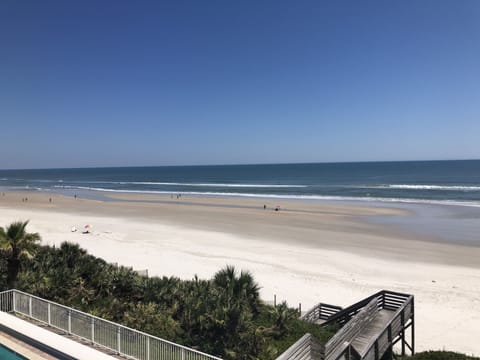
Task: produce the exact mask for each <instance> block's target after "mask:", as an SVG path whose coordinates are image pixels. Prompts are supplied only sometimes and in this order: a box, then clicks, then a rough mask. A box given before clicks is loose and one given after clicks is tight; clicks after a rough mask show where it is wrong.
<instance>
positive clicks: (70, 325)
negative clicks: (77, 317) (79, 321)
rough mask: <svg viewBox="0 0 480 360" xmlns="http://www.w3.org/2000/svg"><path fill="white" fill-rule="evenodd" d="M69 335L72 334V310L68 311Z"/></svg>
mask: <svg viewBox="0 0 480 360" xmlns="http://www.w3.org/2000/svg"><path fill="white" fill-rule="evenodd" d="M67 327H68V329H67V330H68V333H69V334H71V333H72V310H70V309H68V326H67Z"/></svg>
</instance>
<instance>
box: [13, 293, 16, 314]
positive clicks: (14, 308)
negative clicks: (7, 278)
mask: <svg viewBox="0 0 480 360" xmlns="http://www.w3.org/2000/svg"><path fill="white" fill-rule="evenodd" d="M15 294H16V292H15V290H13V313H16V312H17V301H16V300H17V298H16V296H15Z"/></svg>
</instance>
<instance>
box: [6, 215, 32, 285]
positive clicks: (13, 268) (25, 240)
mask: <svg viewBox="0 0 480 360" xmlns="http://www.w3.org/2000/svg"><path fill="white" fill-rule="evenodd" d="M27 224H28V220H27V221H25V222H22V221H16V222H13V223H11V224H10V225H9V226H8V227H7V228H6V229H4V228H3V227H0V249H2V250H3V251H5V252H6V255H7V285H8V287H9V288H10V289H12V288H14V286H15V282H16V281H17V276H18V273H19V271H20V267H21V259H22V258H23V257H27V258H30V257H32V256H33V255H34V254H35V252H36V249H37V242H38V241H40V235H39V234H38V233H27V232H26V231H25V228H26V227H27Z"/></svg>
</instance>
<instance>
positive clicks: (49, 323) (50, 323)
mask: <svg viewBox="0 0 480 360" xmlns="http://www.w3.org/2000/svg"><path fill="white" fill-rule="evenodd" d="M47 319H48V325H52V315H51V311H50V303H47Z"/></svg>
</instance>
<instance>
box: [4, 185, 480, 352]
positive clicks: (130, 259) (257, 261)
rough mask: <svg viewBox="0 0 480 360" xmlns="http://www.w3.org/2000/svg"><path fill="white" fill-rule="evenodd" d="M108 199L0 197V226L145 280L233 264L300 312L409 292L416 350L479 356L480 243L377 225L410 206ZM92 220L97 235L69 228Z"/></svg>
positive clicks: (266, 294)
mask: <svg viewBox="0 0 480 360" xmlns="http://www.w3.org/2000/svg"><path fill="white" fill-rule="evenodd" d="M22 197H28V201H27V202H22V201H21V199H22ZM49 197H53V202H52V203H49V201H48V199H49ZM113 198H114V199H115V201H100V200H89V199H83V198H77V199H74V198H73V197H66V196H60V195H52V194H51V193H17V192H8V193H6V195H5V197H3V196H2V197H0V226H5V225H7V224H9V223H10V222H12V221H15V220H27V219H30V224H29V226H28V229H27V230H28V231H30V232H39V233H40V235H41V236H42V237H43V242H42V243H44V244H49V245H59V244H60V243H61V242H63V241H71V242H76V243H78V244H79V245H80V246H81V247H83V248H85V249H86V250H87V251H88V252H89V253H91V254H93V255H95V256H98V257H101V258H104V259H105V260H106V261H109V262H117V263H119V264H121V265H124V266H133V267H134V268H135V269H136V270H143V269H148V272H149V274H150V275H158V276H163V275H165V276H177V277H180V278H183V279H191V278H192V277H193V276H194V275H195V274H198V276H199V277H201V278H210V277H212V276H213V274H214V273H215V272H216V271H218V270H219V269H220V268H222V267H223V266H224V265H226V264H232V265H235V266H236V267H238V268H241V269H245V270H249V271H251V272H252V274H253V276H254V277H255V279H256V281H257V282H258V283H259V284H260V286H262V290H261V296H262V298H263V299H264V300H271V299H273V295H274V294H276V295H277V299H278V300H279V301H281V300H283V299H285V300H287V301H288V303H289V304H290V306H298V303H302V308H303V309H305V310H306V309H308V308H310V307H311V306H313V305H314V304H316V303H318V302H319V301H322V302H327V303H331V304H336V305H340V306H346V305H350V304H351V303H353V302H356V301H358V300H360V299H362V298H364V297H366V296H369V295H371V294H372V293H374V292H376V291H378V290H381V289H389V290H394V291H399V292H404V293H412V294H414V295H415V302H416V306H417V313H418V314H419V315H418V317H417V324H416V328H417V335H418V337H417V344H418V348H419V349H423V350H426V349H441V348H446V349H449V350H455V351H460V352H464V353H474V354H477V355H478V354H480V345H477V342H476V341H475V333H476V332H475V331H476V329H478V326H479V324H480V264H479V263H478V258H479V256H480V247H478V246H463V245H457V244H455V243H453V244H450V243H445V242H442V241H438V242H435V241H431V240H432V239H431V238H432V237H435V236H433V235H430V236H425V237H424V238H421V239H420V240H419V239H418V237H416V236H415V235H414V234H411V233H409V232H407V231H403V229H398V228H396V227H395V226H394V227H392V226H390V225H389V224H383V223H380V224H379V223H375V222H371V221H370V220H371V218H372V217H382V218H384V219H403V218H407V217H412V216H413V217H414V216H415V214H412V213H411V212H409V211H408V210H406V209H401V208H400V209H397V208H395V207H392V208H391V207H388V208H385V207H375V206H355V205H346V204H318V203H315V204H311V203H308V202H305V203H304V202H298V201H295V202H288V201H285V202H282V204H281V210H280V211H278V212H276V211H274V210H271V209H272V208H273V207H274V206H276V205H277V204H275V203H273V202H272V203H269V204H266V205H268V208H267V210H264V209H263V203H262V202H259V201H258V200H251V199H248V200H244V199H242V200H241V201H240V200H239V199H232V198H221V199H204V198H202V199H197V198H190V197H184V196H182V198H181V199H179V200H178V201H177V200H176V199H171V198H170V199H169V198H166V197H164V196H163V197H158V196H143V195H142V196H130V195H124V194H122V195H116V196H115V197H113ZM156 200H157V201H158V200H161V201H162V202H160V203H159V202H155V201H156ZM85 224H91V225H92V226H93V231H92V233H91V234H81V232H76V233H72V232H71V231H70V229H71V227H72V226H76V227H77V228H78V229H82V227H83V226H84V225H85ZM433 240H435V239H433ZM112 249H114V250H112ZM440 313H449V314H450V315H451V316H450V317H449V318H448V319H447V318H444V317H439V316H438V314H440ZM458 328H463V329H465V330H462V331H459V330H458ZM449 329H450V330H451V331H449ZM454 329H455V330H454Z"/></svg>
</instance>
